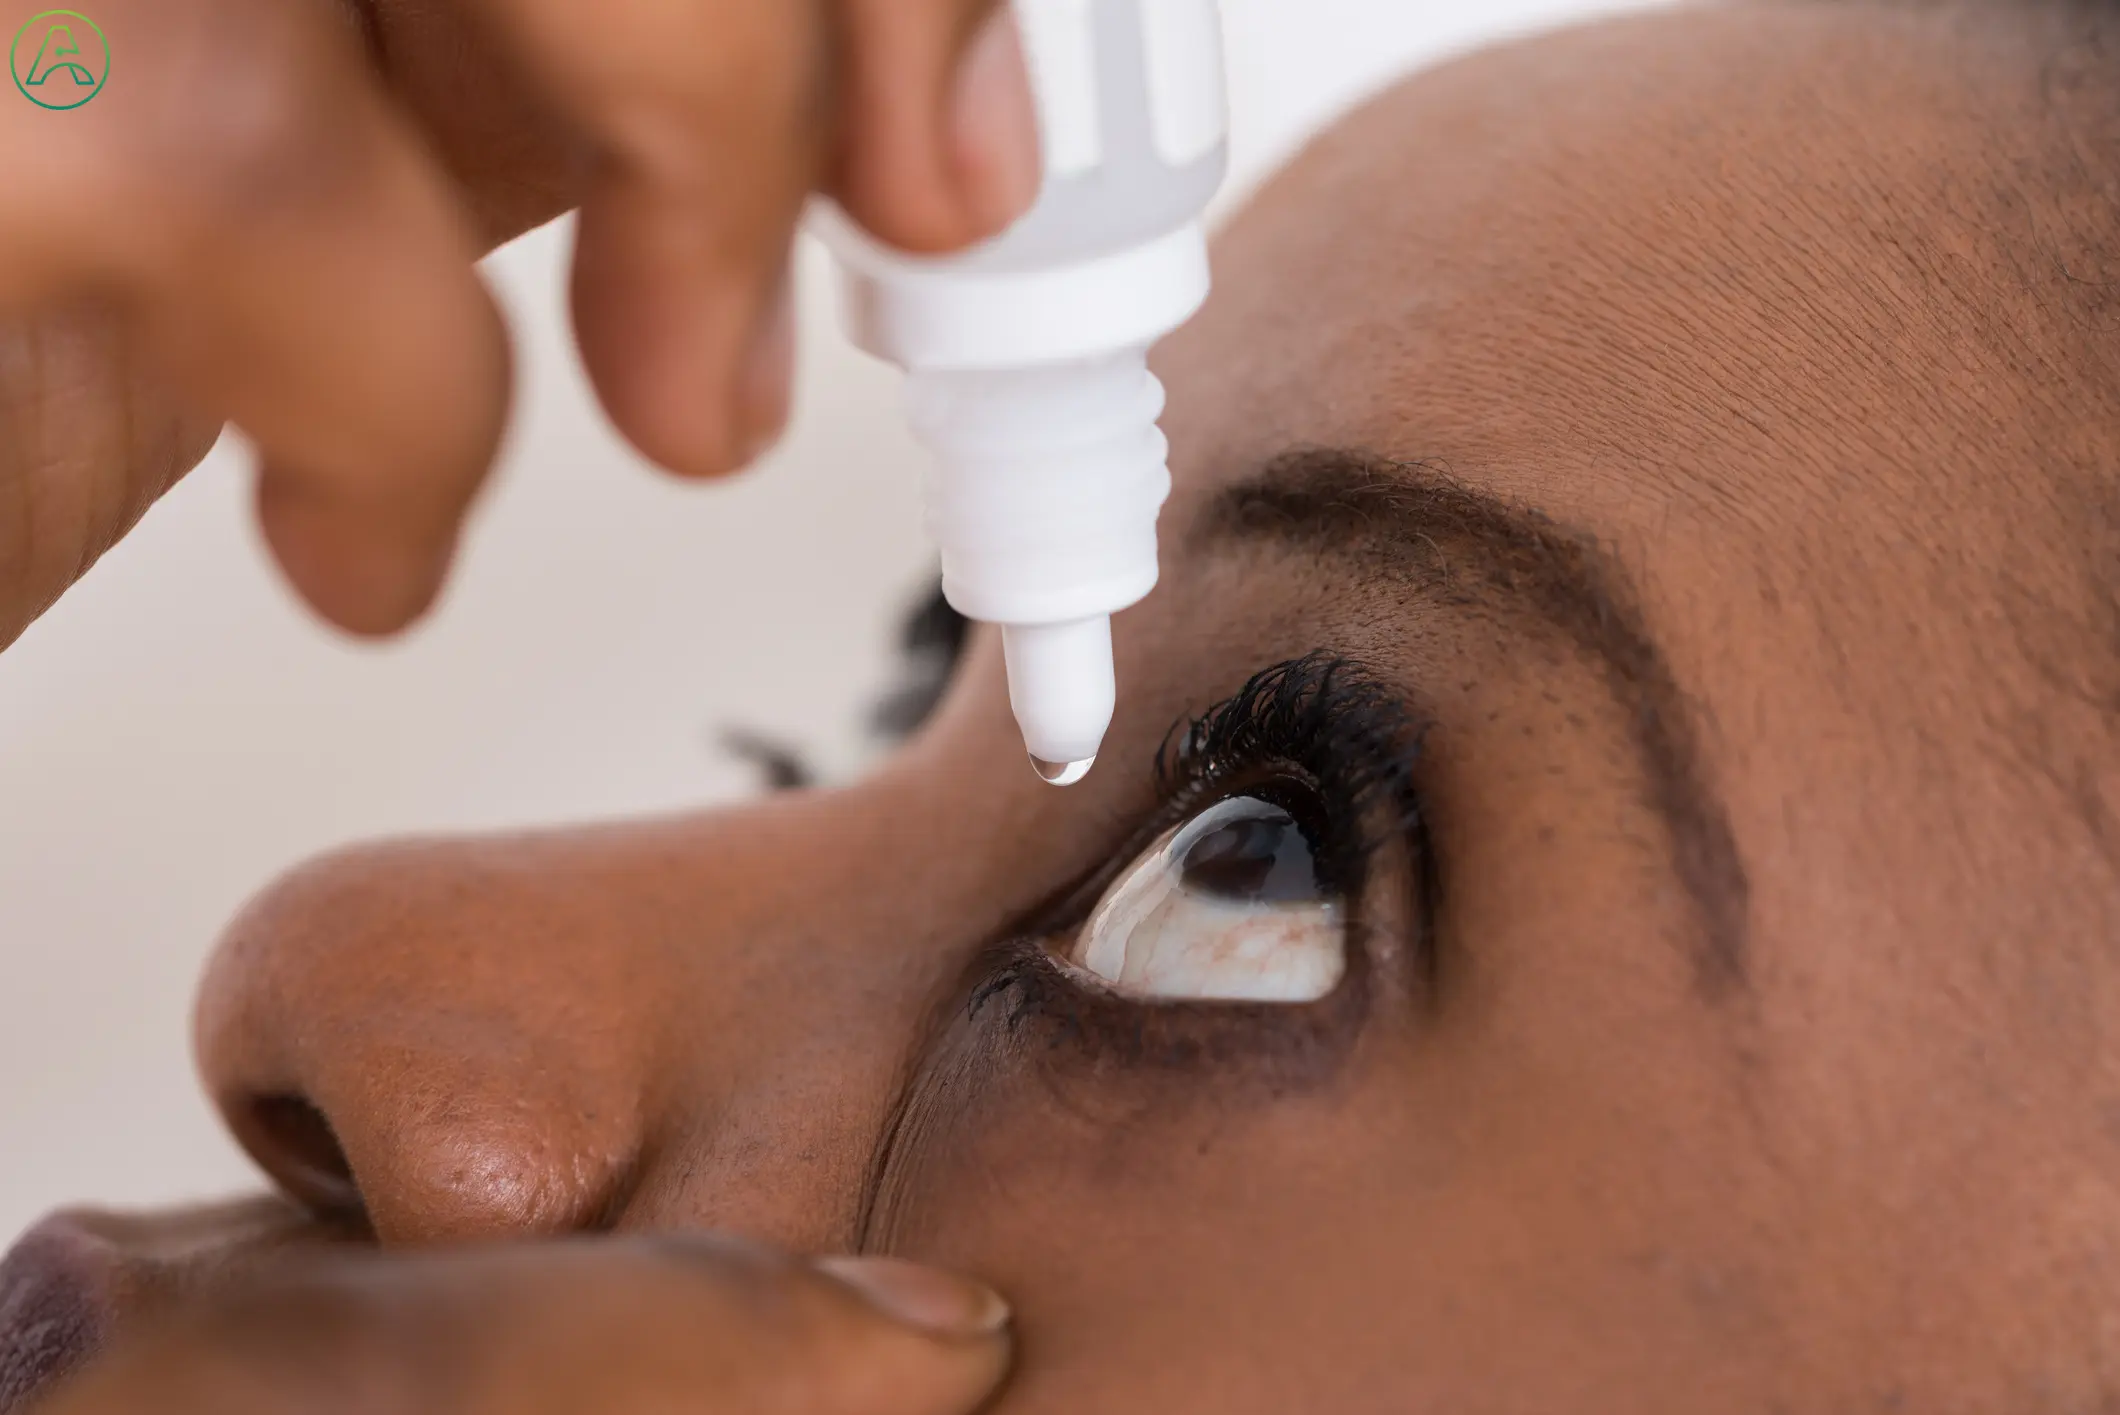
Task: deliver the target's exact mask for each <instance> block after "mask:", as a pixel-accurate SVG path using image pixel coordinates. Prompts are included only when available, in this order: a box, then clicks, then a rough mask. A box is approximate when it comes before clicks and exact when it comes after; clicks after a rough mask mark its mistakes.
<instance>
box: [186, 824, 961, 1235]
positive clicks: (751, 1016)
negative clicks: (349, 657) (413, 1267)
mask: <svg viewBox="0 0 2120 1415" xmlns="http://www.w3.org/2000/svg"><path fill="white" fill-rule="evenodd" d="M949 814H950V813H946V812H942V811H939V810H937V809H935V808H934V807H933V804H932V802H925V803H924V802H923V800H922V799H921V795H920V793H919V792H917V791H915V792H911V793H908V792H905V791H902V790H894V789H893V788H892V787H891V786H890V785H889V784H888V783H876V784H874V785H872V786H870V787H867V788H856V790H854V791H853V792H849V793H842V794H840V795H837V796H822V795H820V796H806V797H786V798H777V799H773V800H769V801H767V802H763V803H760V804H758V805H755V806H750V807H746V808H744V809H743V810H741V811H738V812H735V813H732V814H727V815H721V816H709V817H703V818H698V819H692V820H681V821H670V822H658V823H652V824H639V825H631V826H624V827H606V828H601V829H594V830H585V831H577V832H570V833H552V834H545V835H538V836H527V837H524V836H518V837H513V838H506V839H489V840H478V841H458V842H426V843H408V844H400V845H392V846H384V847H371V848H367V849H362V850H359V851H356V852H353V853H350V854H343V855H339V856H336V857H332V858H329V859H326V860H324V861H321V862H319V863H317V864H314V865H311V866H308V867H306V868H304V869H302V870H299V871H297V872H296V873H295V874H293V875H292V876H290V877H289V878H288V879H286V880H284V881H282V882H281V883H280V884H278V885H277V886H275V887H274V888H272V889H270V890H268V891H267V892H266V894H265V895H264V896H263V897H262V898H261V899H259V900H258V901H257V902H256V903H255V904H254V905H253V906H251V907H250V908H249V909H247V910H246V911H245V912H244V914H243V915H242V916H241V917H240V918H239V919H238V920H237V921H236V923H235V924H234V925H233V926H232V927H231V929H230V931H229V933H228V935H227V937H226V938H225V939H224V940H223V943H222V946H221V948H220V950H219V951H218V953H217V954H216V957H215V959H214V961H213V963H212V965H211V966H210V968H209V970H208V974H207V978H206V982H205V984H204V987H203V990H202V993H201V996H200V1002H199V1008H198V1013H197V1026H196V1039H197V1045H198V1052H199V1058H200V1064H201V1069H202V1071H203V1073H204V1076H205V1079H206V1082H207V1085H208V1087H209V1089H210V1090H211V1092H212V1093H213V1096H214V1099H215V1101H216V1103H217V1104H218V1105H219V1107H220V1109H221V1111H222V1113H223V1115H224V1117H225V1118H226V1119H227V1121H228V1123H229V1125H230V1126H231V1128H232V1129H233V1130H234V1132H235V1134H236V1136H237V1138H238V1139H239V1140H240V1141H241V1143H242V1144H243V1145H244V1146H245V1147H246V1148H247V1149H248V1150H249V1151H250V1153H251V1154H252V1155H253V1156H254V1157H255V1158H256V1159H257V1161H258V1162H259V1163H260V1164H261V1165H262V1166H263V1167H264V1169H265V1170H266V1171H267V1172H268V1173H269V1174H270V1175H272V1176H273V1178H274V1179H275V1180H277V1181H278V1182H279V1184H280V1185H281V1186H282V1187H283V1188H285V1189H286V1190H287V1191H288V1192H290V1193H291V1194H293V1195H294V1196H295V1197H297V1198H298V1199H301V1200H302V1201H304V1202H305V1203H306V1204H308V1205H309V1206H311V1207H312V1208H314V1209H318V1210H326V1211H331V1210H337V1211H345V1210H349V1209H353V1208H359V1209H360V1210H362V1211H364V1216H365V1220H366V1222H367V1224H368V1225H369V1226H370V1227H371V1228H372V1229H373V1231H374V1233H375V1234H376V1236H377V1237H378V1238H379V1239H381V1240H382V1241H383V1242H384V1243H386V1244H393V1243H400V1244H407V1243H433V1242H447V1241H457V1240H464V1239H476V1238H480V1237H488V1236H501V1235H510V1236H515V1235H528V1234H540V1233H554V1232H560V1231H565V1230H576V1229H587V1228H600V1227H619V1226H627V1227H632V1226H657V1225H662V1226H670V1225H675V1226H697V1225H711V1226H714V1227H718V1228H724V1229H730V1230H734V1231H739V1232H745V1233H749V1234H751V1235H753V1236H756V1237H760V1238H763V1239H767V1240H769V1241H773V1242H777V1243H782V1244H786V1245H789V1246H795V1247H808V1248H822V1247H828V1246H833V1245H835V1244H836V1243H838V1242H840V1241H843V1240H844V1239H845V1238H846V1237H847V1236H848V1235H849V1234H850V1233H851V1231H852V1228H853V1225H854V1223H855V1221H856V1218H857V1216H858V1208H859V1195H860V1185H861V1183H862V1182H863V1180H864V1179H865V1176H866V1173H867V1164H868V1160H869V1156H870V1147H871V1144H872V1142H873V1140H874V1137H875V1134H876V1132H877V1130H878V1128H879V1127H880V1125H881V1124H882V1122H883V1118H884V1116H885V1115H886V1114H887V1112H888V1107H889V1104H890V1099H891V1092H890V1087H891V1085H892V1082H893V1078H894V1077H895V1075H896V1074H897V1072H898V1070H899V1068H900V1066H901V1064H902V1062H903V1058H904V1054H905V1050H906V1047H907V1046H908V1044H909V1042H910V1039H911V1037H912V1036H913V1034H914V1032H915V1030H916V1029H917V1026H918V1024H919V1022H920V1020H921V1017H922V1015H923V1013H924V1011H925V1009H926V1008H927V1007H928V1006H929V1004H930V1001H931V999H932V998H933V996H934V995H935V994H936V991H937V989H938V988H939V987H940V986H943V985H945V984H946V983H947V982H948V981H949V980H950V979H951V978H952V977H953V976H954V973H955V970H956V969H957V968H958V967H961V966H962V959H963V958H964V957H965V956H966V955H967V954H968V952H969V951H970V945H972V944H975V943H976V938H975V937H973V935H975V934H977V933H978V932H979V931H980V930H982V929H983V928H984V927H985V923H986V921H984V920H983V919H982V911H980V910H978V909H977V908H976V907H973V901H972V900H971V898H970V895H969V893H968V892H967V886H969V885H970V883H971V880H972V876H971V875H970V874H968V873H966V872H964V871H961V870H960V871H958V872H957V873H956V875H955V876H952V875H951V873H950V872H949V871H947V870H945V871H944V872H943V873H942V874H941V875H940V876H938V875H937V874H936V873H935V872H934V871H933V870H927V871H923V872H921V874H922V875H923V876H924V877H923V878H922V879H921V887H920V888H919V889H918V890H917V891H914V890H910V889H908V887H907V877H908V869H907V867H906V866H907V860H906V853H907V850H908V848H909V846H917V847H920V848H921V853H922V855H923V856H925V855H926V854H927V850H926V847H929V846H932V845H934V844H936V843H938V840H940V836H938V832H942V831H945V830H946V827H947V823H948V816H949ZM991 824H992V823H990V822H989V823H986V826H985V827H982V826H981V825H980V824H978V823H975V824H974V826H973V828H974V829H980V828H986V827H990V826H991ZM953 891H955V892H954V893H953ZM939 920H951V921H952V922H951V923H950V924H949V925H948V926H942V925H940V924H938V921H939Z"/></svg>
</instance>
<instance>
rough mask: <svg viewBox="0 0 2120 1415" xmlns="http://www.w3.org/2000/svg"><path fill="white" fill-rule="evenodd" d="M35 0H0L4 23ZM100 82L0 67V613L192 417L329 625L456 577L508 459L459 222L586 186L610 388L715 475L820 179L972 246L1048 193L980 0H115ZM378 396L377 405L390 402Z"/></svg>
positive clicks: (507, 232) (24, 14)
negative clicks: (19, 76) (228, 449)
mask: <svg viewBox="0 0 2120 1415" xmlns="http://www.w3.org/2000/svg"><path fill="white" fill-rule="evenodd" d="M49 8H50V7H49V6H47V5H44V4H42V3H41V0H40V2H39V3H31V0H7V3H5V4H0V34H5V35H7V36H13V35H14V34H15V33H16V31H17V30H18V29H19V28H20V27H21V26H22V25H23V24H24V23H25V22H26V21H28V20H29V19H30V18H31V17H32V16H33V15H35V14H38V13H39V12H41V11H43V10H47V9H49ZM94 18H95V19H96V21H97V23H98V24H99V25H100V27H101V28H102V30H103V31H104V33H105V34H106V35H107V37H108V41H109V46H110V52H111V55H112V64H113V69H112V72H113V74H114V75H116V76H117V77H116V78H114V79H113V80H112V81H111V82H110V83H108V84H106V85H105V87H104V89H103V90H102V92H100V93H98V94H97V95H96V97H95V98H94V100H93V101H91V102H89V103H87V104H86V105H85V106H83V107H80V108H78V109H76V110H74V111H71V112H66V113H52V112H47V111H46V110H44V109H41V108H38V107H35V106H34V105H32V104H30V103H27V102H18V101H14V100H13V99H12V98H11V100H10V102H8V103H7V104H5V105H0V172H6V173H7V174H8V192H7V197H6V201H5V203H4V205H0V427H5V428H6V429H7V430H8V436H7V437H6V439H5V440H4V442H0V647H4V646H5V645H6V644H8V643H10V642H12V641H13V640H14V638H15V636H16V635H18V634H19V633H20V632H21V631H22V629H23V627H24V626H25V625H27V624H28V623H29V622H30V621H31V620H32V619H34V618H36V617H37V615H38V614H40V613H42V612H43V610H44V609H46V608H47V607H48V606H49V605H50V603H51V601H52V600H53V599H55V598H56V597H57V596H58V595H59V593H60V592H61V591H63V590H64V589H65V588H66V586H67V585H68V584H70V583H71V582H72V581H73V580H74V578H76V577H77V576H78V575H79V574H80V573H81V572H82V570H83V569H84V568H85V567H86V566H88V565H90V564H93V563H94V561H95V560H96V558H97V557H98V556H100V555H101V554H102V553H103V552H104V550H106V549H107V548H109V546H110V545H111V544H113V543H114V542H115V541H116V540H117V539H118V538H119V537H120V536H122V535H124V533H125V532H126V531H127V530H129V529H130V528H131V527H132V525H133V523H134V522H135V521H136V520H137V519H138V518H139V516H140V514H141V513H142V512H143V511H144V510H145V509H146V508H147V507H148V505H150V504H151V503H152V502H153V501H154V499H155V498H156V497H158V496H160V495H161V494H162V493H163V492H164V491H166V490H167V489H168V488H169V487H170V486H171V485H173V484H174V483H175V482H176V480H177V479H178V478H179V477H181V476H182V475H183V474H184V473H185V472H186V471H188V470H189V469H190V468H191V467H192V466H193V465H194V464H195V463H197V462H198V460H199V459H200V458H201V457H202V456H203V455H204V454H205V452H206V450H207V449H208V448H209V447H210V446H211V445H212V443H213V440H214V438H215V437H216V436H217V435H218V434H219V431H220V429H221V426H222V424H223V423H224V422H231V421H232V422H234V423H235V424H237V425H238V426H240V427H241V428H242V430H243V431H244V432H245V433H247V434H248V435H249V436H250V437H251V438H252V439H253V440H254V441H255V442H256V443H257V444H258V447H259V451H260V454H261V462H262V474H261V476H260V478H259V483H258V500H259V514H260V517H261V519H262V523H263V527H264V531H265V535H266V539H267V540H268V541H269V542H270V544H271V546H272V548H273V551H274V553H275V554H276V555H277V557H278V558H279V561H280V563H281V565H282V567H283V568H284V569H285V570H286V572H287V574H288V576H289V578H290V579H291V580H292V581H293V583H294V586H295V588H296V589H297V590H299V591H300V592H301V594H302V595H303V596H304V597H305V598H306V599H307V600H308V601H309V603H310V604H311V605H313V606H314V607H315V608H316V609H317V610H318V612H320V613H321V614H323V615H324V616H325V617H326V618H327V619H329V620H331V621H332V622H334V623H335V624H337V625H339V626H340V627H342V628H345V629H348V630H352V631H354V632H358V633H369V634H375V633H385V632H388V631H391V630H394V629H398V628H402V627H403V626H404V625H405V624H406V623H407V622H408V621H410V620H412V619H413V618H415V617H416V616H417V615H419V614H420V613H421V612H423V611H424V610H425V609H426V608H427V606H428V605H429V604H430V603H431V602H432V601H433V598H434V596H435V594H436V592H437V591H438V589H439V588H440V585H441V581H442V577H443V575H444V573H445V572H446V570H447V568H448V564H449V560H450V555H451V553H452V551H453V549H454V546H455V542H456V536H457V532H458V530H459V528H460V525H461V522H462V519H463V517H464V515H465V514H466V512H467V510H468V508H469V506H470V504H471V501H472V498H473V497H474V495H475V494H476V492H477V490H478V487H479V485H480V483H481V481H482V480H483V479H484V477H485V474H486V472H487V470H488V469H489V467H490V466H491V464H492V461H493V456H494V450H495V446H496V444H497V442H498V440H499V437H500V431H501V426H502V420H503V415H504V413H505V410H506V403H507V398H508V380H509V367H508V349H507V343H506V336H505V331H504V330H503V329H502V327H501V323H500V319H499V316H498V314H497V312H496V311H495V309H494V308H493V305H492V302H491V300H490V298H489V297H488V295H487V293H486V291H485V289H484V287H483V286H482V285H481V284H480V283H479V281H478V279H477V277H476V275H475V273H474V272H473V270H472V269H471V262H472V260H473V259H474V258H476V257H477V256H479V255H482V254H484V253H485V252H487V251H489V250H491V249H492V248H493V247H495V246H497V245H499V244H501V243H503V242H504V241H507V240H509V239H511V238H513V237H514V236H517V235H520V234H521V233H522V232H524V231H527V230H529V229H531V228H532V227H534V226H537V225H540V224H542V223H544V222H546V221H549V220H551V219H552V218H554V217H556V216H558V215H560V214H561V213H563V212H566V211H569V210H573V209H575V208H579V209H580V211H581V224H580V228H579V233H578V237H577V248H576V255H575V263H574V282H573V308H574V318H575V327H576V330H577V333H578V334H579V336H580V342H581V349H582V357H583V360H584V364H585V367H586V368H587V369H588V371H589V374H590V377H591V378H592V379H593V380H594V382H595V384H596V387H597V391H598V393H599V394H600V395H601V397H602V399H603V403H604V406H605V409H606V410H607V411H608V412H609V413H610V415H611V417H612V419H613V421H614V422H615V424H616V425H617V426H618V428H619V430H620V431H621V432H623V433H624V434H625V435H626V436H627V437H628V438H630V439H631V440H632V441H633V443H634V444H635V445H636V446H637V447H638V448H639V449H640V450H641V451H642V452H643V453H644V454H646V455H647V456H648V457H649V458H650V459H652V460H654V461H656V462H657V463H659V464H661V465H662V466H665V467H667V468H669V469H671V470H673V471H676V472H679V473H682V474H686V475H691V476H710V475H716V474H720V473H724V472H728V471H731V470H734V469H735V468H737V467H739V466H742V465H744V464H746V463H748V462H749V461H751V460H752V458H753V457H755V456H756V455H757V453H758V452H759V451H761V450H762V449H763V448H764V447H765V446H766V445H767V444H768V443H770V442H771V441H772V440H773V438H774V437H775V436H777V435H778V433H779V431H780V428H781V425H782V423H783V422H784V421H785V419H786V416H787V411H788V398H789V384H790V381H791V379H792V376H793V375H792V369H793V315H792V307H791V306H790V304H789V301H788V291H787V279H786V277H787V266H788V259H789V250H790V245H791V242H792V239H793V232H794V227H795V222H796V220H797V218H798V216H799V215H800V212H801V209H802V205H803V203H804V201H805V200H806V198H808V197H809V195H810V194H811V193H812V192H814V191H824V192H828V193H830V194H832V195H834V196H837V197H838V198H839V199H840V201H841V202H842V204H843V205H844V206H845V207H846V209H847V210H848V212H849V213H850V214H851V215H853V216H854V217H855V218H856V219H857V220H859V221H861V222H862V223H863V224H865V225H866V226H868V227H869V228H870V229H871V230H872V231H874V232H876V233H877V234H878V235H880V236H883V237H885V238H886V239H888V240H890V241H892V242H894V243H896V244H898V245H901V246H906V247H909V248H913V249H918V250H952V249H956V248H958V247H961V246H963V245H965V244H967V243H968V242H970V241H972V240H974V239H976V238H978V237H980V236H983V235H986V234H989V233H990V232H992V231H994V230H997V229H999V228H1000V227H1001V226H1003V225H1005V224H1006V223H1007V222H1008V221H1009V220H1011V219H1012V218H1013V217H1014V216H1015V215H1017V214H1018V213H1019V212H1020V211H1021V210H1022V209H1023V208H1024V207H1025V206H1027V205H1028V204H1029V202H1030V200H1031V198H1032V197H1033V196H1034V195H1035V194H1036V191H1037V186H1038V154H1037V135H1036V127H1035V122H1034V119H1033V117H1032V114H1031V109H1030V100H1029V95H1028V89H1027V86H1026V82H1025V77H1024V70H1023V59H1022V54H1021V52H1020V50H1019V49H1018V48H1017V45H1016V38H1015V31H1014V28H1013V26H1012V25H1010V24H1009V23H1007V22H1006V16H1005V15H1002V16H997V15H996V11H995V5H994V3H993V0H686V3H676V4H631V5H613V4H602V3H599V4H582V3H580V0H454V3H450V2H449V0H445V3H439V4H436V3H429V2H428V0H108V3H106V4H103V5H100V6H99V7H98V8H97V9H96V12H95V17H94ZM378 409H388V410H389V416H387V417H378V416H377V410H378Z"/></svg>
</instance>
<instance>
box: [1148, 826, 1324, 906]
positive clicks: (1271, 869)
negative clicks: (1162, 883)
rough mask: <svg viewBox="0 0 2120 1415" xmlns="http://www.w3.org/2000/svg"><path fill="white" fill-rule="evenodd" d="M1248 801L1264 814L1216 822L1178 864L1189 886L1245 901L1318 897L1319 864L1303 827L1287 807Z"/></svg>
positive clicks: (1301, 899)
mask: <svg viewBox="0 0 2120 1415" xmlns="http://www.w3.org/2000/svg"><path fill="white" fill-rule="evenodd" d="M1249 804H1251V805H1252V806H1253V807H1254V808H1255V809H1256V810H1258V811H1259V812H1260V813H1261V814H1258V815H1253V816H1248V817H1246V818H1244V819H1241V820H1232V821H1228V822H1225V823H1223V824H1220V825H1217V826H1215V827H1214V828H1213V829H1211V830H1209V831H1207V832H1205V833H1204V834H1202V835H1201V836H1200V838H1199V839H1197V840H1195V841H1193V842H1192V844H1191V845H1190V847H1189V848H1187V850H1186V852H1185V858H1184V860H1183V861H1182V862H1181V863H1180V865H1179V875H1180V878H1181V879H1182V880H1183V882H1184V885H1185V887H1186V888H1187V889H1190V890H1193V891H1195V892H1197V893H1200V894H1207V895H1212V896H1214V897H1216V898H1218V899H1228V900H1234V901H1237V902H1241V903H1259V904H1269V903H1287V902H1292V901H1306V900H1314V899H1316V898H1317V897H1318V879H1317V868H1316V865H1315V863H1314V862H1313V860H1312V859H1311V853H1310V842H1309V841H1308V840H1306V839H1305V838H1304V837H1303V832H1302V829H1301V828H1300V827H1298V826H1297V825H1296V823H1295V821H1294V819H1293V818H1291V817H1290V816H1289V815H1288V814H1287V813H1286V812H1284V811H1281V810H1278V809H1276V808H1274V807H1271V806H1268V805H1266V804H1264V803H1263V802H1252V803H1249ZM1269 812H1270V814H1268V813H1269Z"/></svg>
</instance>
